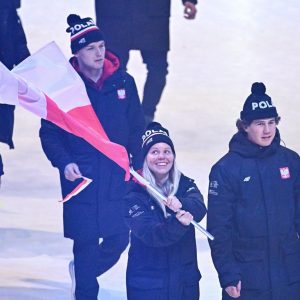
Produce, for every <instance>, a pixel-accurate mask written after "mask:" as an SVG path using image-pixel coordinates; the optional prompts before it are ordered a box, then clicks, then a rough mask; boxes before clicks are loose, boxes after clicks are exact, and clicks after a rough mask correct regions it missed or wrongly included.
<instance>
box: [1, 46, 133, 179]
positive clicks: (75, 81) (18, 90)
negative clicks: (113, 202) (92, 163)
mask: <svg viewBox="0 0 300 300" xmlns="http://www.w3.org/2000/svg"><path fill="white" fill-rule="evenodd" d="M0 103H5V104H13V105H20V106H22V107H24V108H25V109H27V110H29V111H30V112H32V113H34V114H36V115H38V116H39V117H41V118H43V119H46V120H48V121H50V122H52V123H54V124H56V125H57V126H59V127H60V128H62V129H64V130H66V131H68V132H70V133H72V134H74V135H76V136H79V137H81V138H83V139H84V140H86V141H87V142H88V143H90V144H91V145H93V146H94V147H95V148H96V149H98V150H99V151H100V152H101V153H103V154H104V155H106V156H107V157H109V158H110V159H111V160H113V161H114V162H115V163H117V164H118V165H119V166H120V167H121V168H123V169H124V170H125V172H126V176H125V179H126V180H128V179H129V158H128V153H127V151H126V149H125V147H123V146H122V145H119V144H116V143H113V142H111V141H110V140H109V138H108V136H107V135H106V133H105V131H104V129H103V127H102V125H101V123H100V122H99V120H98V118H97V116H96V114H95V112H94V110H93V108H92V105H91V103H90V100H89V98H88V95H87V93H86V89H85V86H84V83H83V81H82V79H81V78H80V76H79V75H78V74H77V72H76V71H75V70H74V69H73V67H72V66H71V65H70V63H69V62H68V60H67V59H66V58H65V56H64V55H63V53H62V52H61V50H60V49H59V47H58V46H57V45H56V44H55V42H51V43H50V44H48V45H46V46H45V47H43V48H42V49H40V50H39V51H37V52H36V53H34V54H33V55H31V56H29V57H28V58H26V59H25V60H24V61H23V62H21V63H20V64H19V65H18V66H17V67H15V68H14V69H13V70H12V71H9V70H8V69H7V68H6V67H5V66H4V65H3V64H1V62H0Z"/></svg>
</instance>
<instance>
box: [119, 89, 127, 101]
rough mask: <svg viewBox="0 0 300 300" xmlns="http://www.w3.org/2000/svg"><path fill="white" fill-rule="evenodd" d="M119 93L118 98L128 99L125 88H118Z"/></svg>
mask: <svg viewBox="0 0 300 300" xmlns="http://www.w3.org/2000/svg"><path fill="white" fill-rule="evenodd" d="M117 94H118V99H119V100H124V99H126V91H125V89H119V90H117Z"/></svg>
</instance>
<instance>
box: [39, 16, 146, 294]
mask: <svg viewBox="0 0 300 300" xmlns="http://www.w3.org/2000/svg"><path fill="white" fill-rule="evenodd" d="M67 21H68V24H69V27H68V29H67V32H69V33H70V34H71V50H72V53H73V54H74V56H73V57H72V58H71V59H70V63H71V64H72V66H73V67H74V68H75V70H76V71H77V72H78V74H79V75H80V76H81V78H82V80H83V81H84V83H85V86H86V90H87V93H88V95H89V98H90V101H91V104H92V106H93V108H94V110H95V113H96V115H97V116H98V118H99V121H100V123H101V124H102V126H103V128H104V130H105V132H106V134H107V136H108V137H109V139H110V140H111V141H113V142H115V143H118V144H120V145H123V146H124V147H126V149H127V150H128V153H129V154H131V155H132V162H133V166H134V168H135V169H139V168H141V158H140V157H139V153H140V151H139V150H140V136H141V134H142V132H143V130H144V118H143V114H142V108H141V105H140V100H139V97H138V94H137V89H136V86H135V82H134V80H133V78H132V77H131V76H130V75H128V74H127V73H126V72H125V71H123V70H121V69H119V64H120V63H119V60H118V58H117V57H116V56H114V55H113V54H112V53H110V52H108V51H106V50H105V40H104V36H103V32H102V31H101V30H100V29H99V28H98V27H97V26H96V25H95V24H94V22H93V20H92V19H91V18H84V19H81V18H80V17H79V16H77V15H70V16H69V17H68V20H67ZM70 101H72V99H70ZM40 138H41V142H42V146H43V150H44V152H45V154H46V155H47V157H48V159H49V160H50V161H51V163H52V165H53V166H54V167H57V168H58V169H59V172H60V179H61V188H62V193H63V196H65V195H67V194H68V193H70V191H72V190H73V189H74V187H76V186H77V185H78V180H79V178H81V176H82V175H83V176H86V177H88V178H92V179H93V183H92V184H90V185H89V186H88V187H87V188H86V189H85V190H84V191H82V192H81V193H80V194H78V195H77V196H75V197H74V198H72V200H70V201H68V202H65V203H64V235H65V237H67V238H71V239H73V240H74V246H73V253H74V267H75V279H76V281H75V282H74V283H76V288H75V295H74V298H73V299H76V300H96V299H97V295H98V289H99V286H98V283H97V277H98V276H100V275H101V274H103V273H104V272H106V271H107V270H108V269H110V268H111V267H112V266H113V265H114V264H115V263H116V262H117V261H118V259H119V257H120V255H121V253H122V252H123V251H124V250H125V248H126V247H127V244H128V229H127V226H126V225H125V223H124V220H123V213H122V211H123V210H122V205H123V201H122V199H123V196H124V195H125V192H126V191H125V188H126V183H125V182H124V171H123V170H122V169H121V168H120V167H119V166H118V165H116V164H115V163H114V162H113V161H111V160H110V159H109V158H107V157H106V156H104V155H103V154H101V153H100V152H98V151H97V150H96V149H94V148H93V147H92V146H91V145H90V144H88V143H87V142H85V141H84V140H83V139H81V138H78V137H76V136H74V135H72V134H69V133H67V132H65V131H63V130H61V129H60V128H58V127H57V126H55V125H53V124H51V123H49V122H47V121H44V120H43V121H42V126H41V130H40ZM100 238H101V239H102V242H101V243H100V244H99V239H100ZM70 271H71V273H72V272H73V265H72V264H71V265H70Z"/></svg>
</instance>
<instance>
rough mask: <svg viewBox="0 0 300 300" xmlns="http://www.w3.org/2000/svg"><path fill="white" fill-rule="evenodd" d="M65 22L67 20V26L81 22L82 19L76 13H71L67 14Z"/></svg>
mask: <svg viewBox="0 0 300 300" xmlns="http://www.w3.org/2000/svg"><path fill="white" fill-rule="evenodd" d="M67 22H68V24H69V26H73V25H75V24H78V23H81V22H82V20H81V18H80V17H79V16H78V15H75V14H71V15H69V16H68V18H67Z"/></svg>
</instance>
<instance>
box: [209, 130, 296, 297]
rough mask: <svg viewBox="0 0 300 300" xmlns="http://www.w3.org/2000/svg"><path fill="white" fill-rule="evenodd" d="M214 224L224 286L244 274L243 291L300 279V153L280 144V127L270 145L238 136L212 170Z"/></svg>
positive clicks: (214, 253)
mask: <svg viewBox="0 0 300 300" xmlns="http://www.w3.org/2000/svg"><path fill="white" fill-rule="evenodd" d="M208 230H209V231H210V232H211V233H212V234H213V235H214V236H215V240H214V241H210V246H211V252H212V258H213V262H214V264H215V267H216V269H217V271H218V274H219V279H220V283H221V286H222V287H223V288H225V287H227V286H230V285H235V284H237V282H238V281H239V280H241V282H242V292H243V289H245V290H261V291H262V290H270V289H274V288H275V287H276V288H278V287H280V286H286V285H288V284H292V283H295V282H298V281H300V240H299V234H300V158H299V156H298V154H297V153H295V152H294V151H292V150H290V149H288V148H286V147H283V146H281V145H280V136H279V131H277V133H276V136H275V138H274V140H273V142H272V144H271V145H270V146H268V147H260V146H258V145H256V144H253V143H252V142H250V141H249V140H248V138H247V136H246V134H244V133H237V134H235V135H234V136H233V138H232V140H231V141H230V144H229V152H228V153H227V154H226V155H225V156H224V157H223V158H222V159H221V160H220V161H218V162H217V163H216V164H215V165H214V166H213V168H212V170H211V173H210V184H209V195H208ZM272 295H273V296H272V300H273V299H278V298H276V297H277V296H278V295H276V294H275V293H273V294H272ZM279 298H280V297H279ZM262 299H263V298H262ZM268 299H269V298H268ZM287 299H293V300H296V299H299V295H287Z"/></svg>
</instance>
